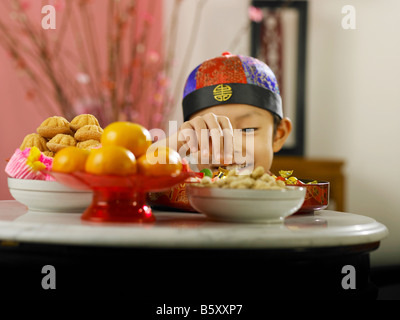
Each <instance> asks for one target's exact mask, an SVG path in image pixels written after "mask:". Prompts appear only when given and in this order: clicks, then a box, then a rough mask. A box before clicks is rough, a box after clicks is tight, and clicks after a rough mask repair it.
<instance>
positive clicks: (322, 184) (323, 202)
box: [295, 179, 330, 214]
mask: <svg viewBox="0 0 400 320" xmlns="http://www.w3.org/2000/svg"><path fill="white" fill-rule="evenodd" d="M299 180H301V181H302V182H304V183H306V184H305V185H303V186H302V187H304V188H305V189H306V196H305V198H304V203H303V205H302V206H301V208H300V209H299V210H298V211H297V212H296V213H295V214H300V213H313V212H314V211H319V210H323V209H325V208H326V207H327V206H328V204H329V189H330V184H329V182H327V181H319V182H318V183H310V184H307V183H309V182H312V181H313V180H307V179H299Z"/></svg>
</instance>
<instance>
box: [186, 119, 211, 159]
mask: <svg viewBox="0 0 400 320" xmlns="http://www.w3.org/2000/svg"><path fill="white" fill-rule="evenodd" d="M190 123H191V125H192V128H193V129H194V131H195V132H196V137H197V143H198V144H197V145H198V150H199V151H201V154H204V155H205V154H208V138H209V135H208V130H207V124H206V123H205V121H204V119H203V118H202V117H195V118H194V119H193V120H191V121H190Z"/></svg>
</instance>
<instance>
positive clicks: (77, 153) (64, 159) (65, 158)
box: [52, 147, 90, 173]
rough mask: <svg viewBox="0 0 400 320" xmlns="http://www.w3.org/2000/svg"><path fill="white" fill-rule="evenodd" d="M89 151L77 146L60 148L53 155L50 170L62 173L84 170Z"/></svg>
mask: <svg viewBox="0 0 400 320" xmlns="http://www.w3.org/2000/svg"><path fill="white" fill-rule="evenodd" d="M89 153H90V151H88V150H84V149H79V148H77V147H66V148H64V149H61V150H60V151H58V152H57V153H56V155H55V156H54V160H53V167H52V170H53V171H56V172H64V173H71V172H74V171H84V170H85V164H86V160H87V158H88V156H89Z"/></svg>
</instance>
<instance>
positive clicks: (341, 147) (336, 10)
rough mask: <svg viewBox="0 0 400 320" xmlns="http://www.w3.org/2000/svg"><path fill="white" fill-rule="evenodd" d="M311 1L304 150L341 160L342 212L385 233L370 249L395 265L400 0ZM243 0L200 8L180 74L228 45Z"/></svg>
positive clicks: (189, 17) (184, 35)
mask: <svg viewBox="0 0 400 320" xmlns="http://www.w3.org/2000/svg"><path fill="white" fill-rule="evenodd" d="M166 2H167V4H168V2H171V1H169V0H167V1H166ZM195 3H196V1H184V2H183V7H182V9H183V10H184V14H182V15H181V20H180V24H181V26H180V29H179V32H180V36H179V41H178V47H179V49H180V50H179V51H180V52H178V54H177V59H176V65H177V66H180V63H181V61H182V58H181V55H182V53H183V49H184V48H185V46H186V45H187V43H188V40H189V37H190V28H189V26H190V25H191V22H192V21H193V19H194V17H195V14H196V12H195ZM309 3H310V5H309V25H308V44H307V54H308V56H307V92H306V94H307V95H306V97H307V101H306V109H307V110H306V112H307V113H306V121H307V122H306V125H307V128H306V155H307V156H308V157H318V158H338V159H343V160H345V161H346V164H347V165H346V168H345V173H346V176H347V180H346V187H347V194H346V199H347V203H346V205H347V210H348V211H349V212H352V213H357V214H361V215H366V216H370V217H373V218H375V219H376V220H378V221H380V222H382V223H384V224H385V225H386V226H387V227H388V228H389V231H390V236H389V237H388V238H387V239H386V240H384V241H383V242H382V244H381V248H380V249H379V250H378V251H376V252H374V253H373V254H372V264H373V265H381V264H400V188H399V187H397V182H398V181H400V142H399V140H400V125H399V122H400V80H399V75H400V36H399V35H400V19H399V18H398V17H399V12H400V1H397V0H382V1H377V0H310V1H309ZM247 4H248V2H247V1H243V0H214V1H209V2H208V3H207V4H206V5H205V7H204V14H203V19H202V21H201V24H200V26H199V28H200V29H199V35H198V40H197V42H196V45H195V47H194V54H193V55H192V57H191V60H190V62H189V64H188V65H187V66H185V69H186V70H187V72H185V73H184V74H185V75H187V74H188V72H190V71H191V70H192V69H193V68H194V67H195V66H197V65H198V64H199V63H201V62H202V61H203V60H205V59H208V58H211V57H214V56H217V55H219V54H220V53H222V52H223V51H225V50H231V48H228V46H229V44H230V43H231V40H232V38H234V37H235V36H236V35H237V34H238V32H239V30H241V28H242V27H243V26H244V25H245V21H246V19H247ZM349 4H350V5H353V6H354V7H355V9H356V30H345V29H343V28H342V26H341V21H342V18H343V17H344V14H342V12H341V11H342V7H343V6H344V5H349ZM248 41H249V37H248V35H246V34H245V33H244V34H243V36H242V38H241V39H240V41H239V43H238V50H236V51H235V53H243V54H249V47H248ZM180 80H181V82H179V85H180V86H183V83H182V79H180ZM175 81H176V82H177V80H175ZM180 94H181V91H180V92H179V95H180ZM179 98H180V97H178V99H179ZM177 105H179V103H177ZM180 112H181V111H180V108H179V107H178V108H177V111H176V114H175V115H173V116H172V117H171V118H175V119H180V118H181V113H180Z"/></svg>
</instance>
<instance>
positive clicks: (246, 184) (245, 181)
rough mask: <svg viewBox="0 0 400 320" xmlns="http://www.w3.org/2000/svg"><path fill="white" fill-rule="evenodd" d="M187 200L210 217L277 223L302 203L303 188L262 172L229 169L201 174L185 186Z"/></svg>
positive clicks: (242, 221)
mask: <svg viewBox="0 0 400 320" xmlns="http://www.w3.org/2000/svg"><path fill="white" fill-rule="evenodd" d="M187 190H188V198H189V202H190V204H191V205H192V206H193V208H195V209H196V210H197V211H199V212H201V213H204V214H205V215H206V216H207V217H208V218H209V219H211V220H217V221H225V222H239V223H280V222H283V221H284V219H285V218H286V217H288V216H289V215H291V214H293V213H295V212H296V211H297V210H298V209H299V208H300V207H301V205H302V204H303V202H304V198H305V194H306V189H305V188H304V187H297V186H286V185H285V183H284V182H283V181H279V180H278V181H277V180H275V178H274V177H272V176H271V175H269V174H268V173H265V172H264V169H263V168H262V167H258V168H256V169H255V170H254V171H253V172H252V173H251V174H238V173H237V171H235V170H231V171H229V173H228V174H227V175H226V176H225V177H223V178H220V179H210V178H209V177H204V178H203V179H202V181H201V183H192V184H190V185H188V186H187Z"/></svg>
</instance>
